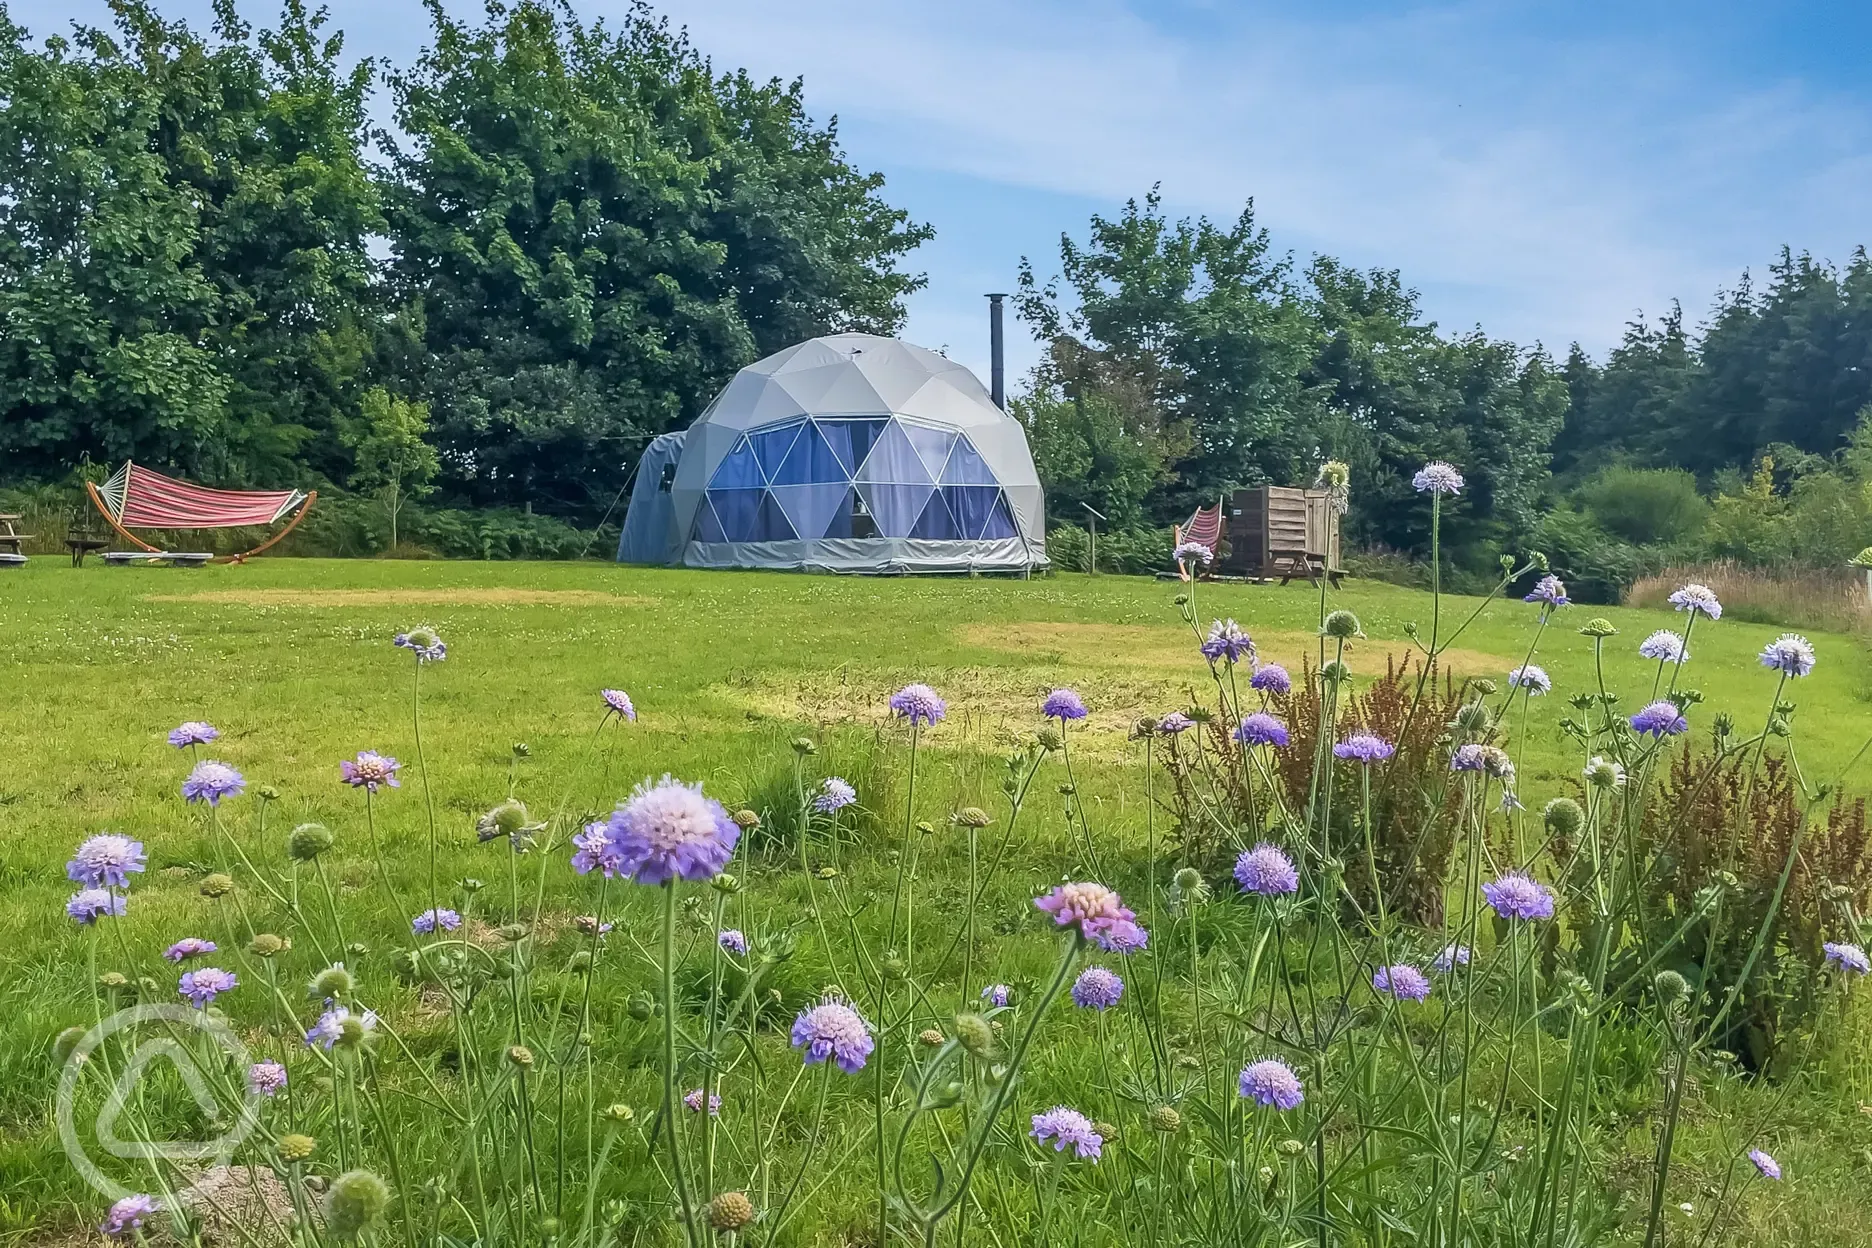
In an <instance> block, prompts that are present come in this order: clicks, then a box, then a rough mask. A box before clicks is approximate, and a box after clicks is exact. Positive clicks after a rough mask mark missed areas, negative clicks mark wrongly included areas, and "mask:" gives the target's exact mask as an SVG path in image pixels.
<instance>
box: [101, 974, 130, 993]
mask: <svg viewBox="0 0 1872 1248" xmlns="http://www.w3.org/2000/svg"><path fill="white" fill-rule="evenodd" d="M97 982H98V987H100V988H102V989H104V991H106V992H115V991H117V990H118V989H120V988H128V987H129V986H130V981H129V980H128V979H126V978H125V977H124V975H123V973H122V972H121V971H105V972H104V973H103V974H102V975H100V976H98V977H97Z"/></svg>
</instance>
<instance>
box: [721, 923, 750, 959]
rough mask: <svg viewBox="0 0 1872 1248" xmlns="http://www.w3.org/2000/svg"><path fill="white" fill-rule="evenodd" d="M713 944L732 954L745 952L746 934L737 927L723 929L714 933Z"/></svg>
mask: <svg viewBox="0 0 1872 1248" xmlns="http://www.w3.org/2000/svg"><path fill="white" fill-rule="evenodd" d="M715 943H716V944H718V945H720V946H721V947H722V948H723V949H725V950H727V951H728V952H729V953H732V954H737V955H739V954H745V953H746V952H747V934H746V933H745V932H743V931H742V930H741V929H740V928H738V927H725V928H723V929H722V930H721V931H719V932H717V933H715Z"/></svg>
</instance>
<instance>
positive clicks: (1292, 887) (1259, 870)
mask: <svg viewBox="0 0 1872 1248" xmlns="http://www.w3.org/2000/svg"><path fill="white" fill-rule="evenodd" d="M1235 882H1236V883H1237V884H1239V885H1241V886H1242V891H1243V892H1247V893H1259V894H1260V895H1261V896H1263V897H1277V896H1279V895H1280V894H1282V893H1294V892H1298V891H1300V873H1299V872H1298V871H1296V870H1295V869H1294V864H1293V859H1291V858H1289V857H1288V856H1287V854H1286V852H1285V851H1283V850H1282V849H1281V848H1280V846H1278V845H1270V844H1269V843H1268V842H1266V841H1263V842H1261V843H1260V844H1259V845H1257V846H1255V847H1254V848H1253V849H1244V850H1243V851H1242V853H1241V857H1239V858H1237V859H1236V860H1235Z"/></svg>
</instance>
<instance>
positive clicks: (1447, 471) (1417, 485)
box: [1411, 459, 1463, 494]
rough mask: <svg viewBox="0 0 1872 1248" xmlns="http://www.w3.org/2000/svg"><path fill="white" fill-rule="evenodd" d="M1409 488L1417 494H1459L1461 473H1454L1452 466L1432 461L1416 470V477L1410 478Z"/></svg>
mask: <svg viewBox="0 0 1872 1248" xmlns="http://www.w3.org/2000/svg"><path fill="white" fill-rule="evenodd" d="M1411 487H1412V488H1413V489H1415V490H1416V491H1417V492H1418V493H1419V494H1425V493H1429V494H1456V493H1460V492H1461V490H1462V488H1463V479H1462V473H1460V472H1458V471H1456V466H1455V465H1454V464H1446V463H1444V462H1443V461H1442V460H1440V459H1433V460H1431V461H1430V462H1429V463H1427V464H1425V465H1424V466H1423V467H1422V468H1419V469H1418V470H1417V475H1416V476H1414V477H1412V478H1411Z"/></svg>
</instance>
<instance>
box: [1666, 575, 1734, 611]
mask: <svg viewBox="0 0 1872 1248" xmlns="http://www.w3.org/2000/svg"><path fill="white" fill-rule="evenodd" d="M1670 604H1671V606H1673V607H1676V608H1677V609H1678V610H1679V611H1688V612H1690V613H1691V614H1692V615H1695V614H1697V613H1698V612H1701V613H1702V614H1704V615H1707V616H1709V618H1710V619H1712V620H1720V619H1722V603H1721V602H1719V601H1717V599H1716V591H1715V590H1713V589H1711V588H1710V587H1709V586H1707V585H1699V584H1697V583H1696V582H1694V581H1692V582H1691V583H1690V584H1688V585H1686V586H1684V587H1683V588H1682V589H1680V590H1678V591H1677V592H1676V593H1674V594H1672V595H1671V596H1670Z"/></svg>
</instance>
